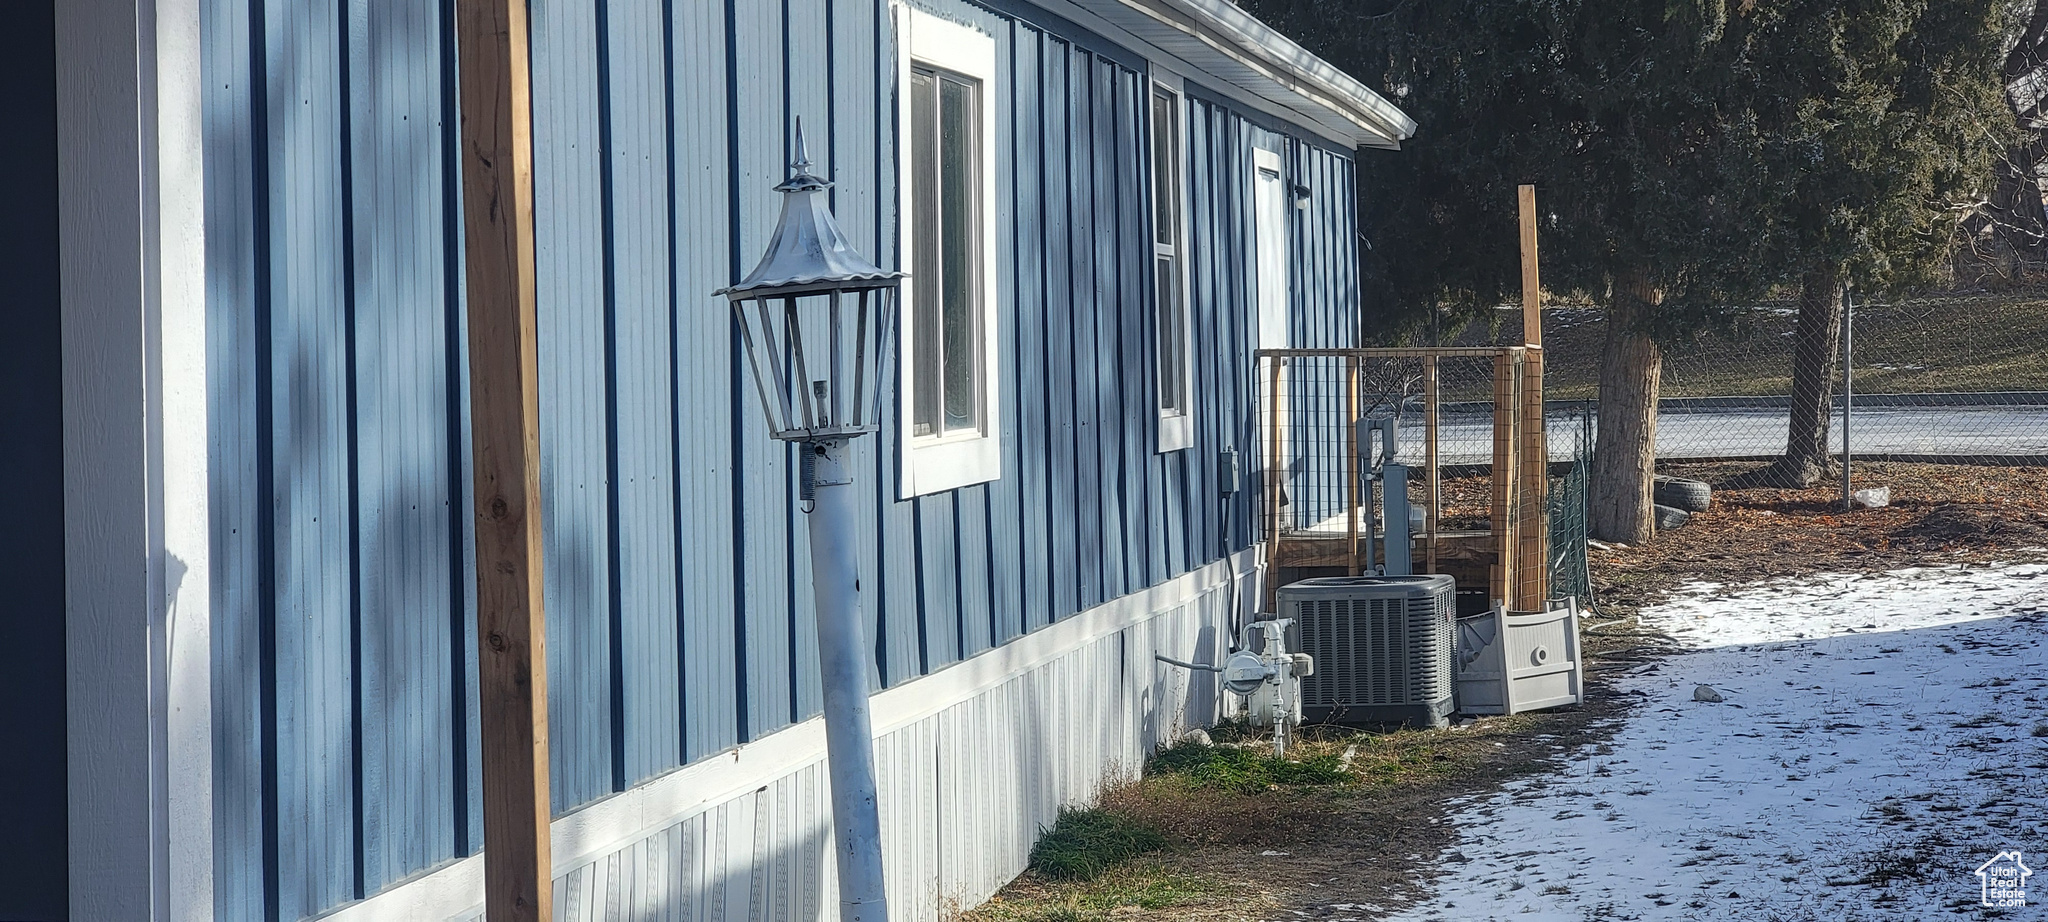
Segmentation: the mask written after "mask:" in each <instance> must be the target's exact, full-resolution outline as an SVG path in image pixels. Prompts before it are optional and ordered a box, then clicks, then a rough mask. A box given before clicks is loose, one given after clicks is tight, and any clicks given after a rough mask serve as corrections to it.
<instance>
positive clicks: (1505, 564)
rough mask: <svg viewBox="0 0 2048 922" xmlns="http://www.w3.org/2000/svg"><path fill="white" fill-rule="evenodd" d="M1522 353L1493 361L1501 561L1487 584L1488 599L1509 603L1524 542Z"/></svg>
mask: <svg viewBox="0 0 2048 922" xmlns="http://www.w3.org/2000/svg"><path fill="white" fill-rule="evenodd" d="M1522 358H1523V356H1522V353H1521V351H1520V350H1515V351H1513V352H1508V353H1503V354H1501V355H1498V356H1495V357H1494V360H1493V535H1494V540H1495V542H1496V543H1497V553H1498V554H1499V559H1500V562H1499V564H1498V565H1497V566H1496V567H1495V568H1494V570H1493V572H1492V576H1491V578H1490V580H1489V584H1488V586H1487V599H1488V601H1490V602H1491V601H1498V602H1508V601H1511V600H1512V599H1513V595H1512V593H1513V591H1514V586H1515V578H1516V572H1515V563H1516V560H1515V550H1516V548H1517V547H1518V545H1519V542H1520V525H1521V517H1520V516H1519V515H1517V514H1516V512H1517V509H1516V504H1517V502H1518V501H1519V500H1520V495H1521V494H1520V490H1519V487H1520V483H1519V481H1520V479H1521V477H1520V474H1521V448H1522V439H1521V416H1522V399H1521V391H1522V386H1521V385H1522V381H1521V378H1522Z"/></svg>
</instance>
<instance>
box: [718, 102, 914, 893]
mask: <svg viewBox="0 0 2048 922" xmlns="http://www.w3.org/2000/svg"><path fill="white" fill-rule="evenodd" d="M810 166H811V163H810V158H809V157H808V156H807V155H806V154H805V152H804V132H803V124H802V123H801V122H799V123H798V124H797V129H796V157H795V160H794V161H793V162H792V163H791V164H790V175H789V179H787V180H786V181H784V182H783V183H782V184H781V185H779V186H776V187H775V191H777V192H780V193H782V194H783V200H782V218H781V220H780V221H779V222H778V223H777V224H776V227H775V236H774V238H773V239H772V240H770V241H769V243H768V252H767V254H766V255H764V256H762V257H761V262H760V264H759V265H757V266H755V267H754V271H752V272H750V273H748V274H747V277H746V278H744V279H741V280H740V282H739V283H738V284H736V285H734V286H732V287H731V288H724V289H720V290H719V291H718V292H717V294H722V295H724V296H726V298H727V299H729V300H730V301H731V303H732V309H733V315H734V317H735V318H736V319H737V320H738V321H739V324H740V338H741V341H742V342H743V343H744V344H745V345H746V348H747V360H748V362H749V364H750V365H751V366H752V368H753V372H754V384H755V386H756V388H757V389H758V390H759V391H760V394H761V406H762V409H763V410H765V411H766V412H767V414H768V431H769V433H770V434H771V435H772V436H774V437H775V438H777V439H781V440H783V441H788V442H795V443H797V452H798V455H797V457H798V459H799V464H800V467H801V469H802V475H803V486H802V488H801V493H802V497H803V499H804V501H805V502H806V503H807V504H808V508H807V509H806V511H807V512H808V513H809V518H810V527H811V582H812V585H813V586H814V587H815V588H816V592H815V593H814V595H815V596H816V606H817V613H818V668H819V673H820V678H821V680H822V681H821V685H822V686H823V689H824V696H825V754H826V761H827V764H828V767H829V768H830V771H831V776H832V820H833V829H834V833H835V834H836V836H837V846H838V848H837V858H838V865H839V918H840V922H887V920H888V918H889V905H888V901H887V899H886V898H885V895H884V890H883V880H882V826H881V819H880V814H879V811H878V810H877V809H876V805H875V758H874V728H873V725H872V724H871V722H870V721H869V719H868V669H867V663H868V645H867V638H866V636H865V635H866V632H865V631H864V630H862V628H861V622H860V583H859V581H858V579H859V575H860V573H859V563H858V561H859V558H858V557H857V556H856V555H855V553H854V541H855V539H856V535H855V531H854V516H853V510H854V505H853V504H854V502H855V492H856V491H855V490H854V487H853V483H854V479H853V462H852V445H853V440H854V439H857V438H859V437H861V436H863V435H866V434H868V433H870V432H874V431H876V430H877V429H879V428H880V423H881V408H882V404H881V395H882V390H883V388H882V381H883V375H884V373H885V372H886V371H887V369H888V368H889V360H888V355H889V353H890V351H891V348H892V347H893V346H894V345H895V341H896V323H895V320H896V318H895V309H896V298H895V295H896V288H897V285H898V283H899V282H900V281H901V280H902V278H903V273H901V272H889V271H885V270H883V269H881V268H879V267H877V266H876V265H875V264H874V263H871V262H869V261H868V260H867V259H866V258H865V257H863V256H861V255H860V254H859V253H858V252H855V251H854V249H853V246H852V245H851V244H849V243H847V241H846V237H845V236H844V235H843V234H841V233H840V232H839V225H838V224H837V222H835V221H834V220H833V219H832V212H831V210H830V209H829V208H828V207H827V205H826V203H825V201H824V199H823V198H821V197H820V196H819V195H818V193H820V192H823V191H824V190H826V189H828V188H831V185H832V184H831V183H829V182H826V181H825V180H823V179H820V178H818V177H816V176H813V175H811V172H810Z"/></svg>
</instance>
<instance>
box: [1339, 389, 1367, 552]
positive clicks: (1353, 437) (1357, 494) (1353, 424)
mask: <svg viewBox="0 0 2048 922" xmlns="http://www.w3.org/2000/svg"><path fill="white" fill-rule="evenodd" d="M1344 408H1345V409H1344V483H1345V488H1344V495H1345V496H1348V497H1350V500H1351V502H1350V506H1351V508H1350V510H1349V516H1348V517H1347V520H1346V523H1345V541H1346V548H1345V549H1346V551H1347V559H1348V560H1349V561H1350V563H1349V567H1350V570H1349V572H1350V574H1351V575H1352V576H1357V575H1358V574H1359V569H1358V504H1359V503H1360V502H1362V501H1363V500H1364V499H1365V491H1363V490H1360V489H1359V488H1358V448H1359V445H1358V356H1355V355H1351V356H1345V357H1344ZM1366 450H1367V451H1371V450H1372V447H1371V446H1366ZM1368 527H1370V526H1368ZM1366 565H1367V566H1371V565H1372V561H1370V560H1368V561H1366Z"/></svg>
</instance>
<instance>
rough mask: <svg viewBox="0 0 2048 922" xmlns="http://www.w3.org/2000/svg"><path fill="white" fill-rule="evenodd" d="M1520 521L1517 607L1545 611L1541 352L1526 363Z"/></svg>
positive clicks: (1546, 471) (1546, 472)
mask: <svg viewBox="0 0 2048 922" xmlns="http://www.w3.org/2000/svg"><path fill="white" fill-rule="evenodd" d="M1521 385H1522V413H1521V417H1522V419H1521V445H1520V446H1519V449H1520V453H1521V471H1520V475H1519V477H1518V479H1517V486H1518V489H1519V492H1520V497H1519V501H1520V508H1519V510H1518V512H1519V517H1520V520H1521V524H1520V528H1519V530H1518V534H1517V535H1516V546H1515V547H1516V549H1515V569H1516V580H1515V603H1514V605H1515V608H1516V609H1517V610H1519V611H1543V610H1545V609H1546V608H1547V607H1548V602H1549V599H1550V564H1549V560H1550V516H1549V510H1550V502H1549V485H1550V465H1549V454H1550V449H1549V446H1548V444H1547V443H1546V442H1545V438H1544V432H1543V350H1542V349H1541V348H1532V349H1530V350H1529V353H1528V356H1527V357H1526V358H1524V359H1523V360H1522V381H1521Z"/></svg>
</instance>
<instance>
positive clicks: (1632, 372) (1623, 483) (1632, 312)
mask: <svg viewBox="0 0 2048 922" xmlns="http://www.w3.org/2000/svg"><path fill="white" fill-rule="evenodd" d="M1663 299H1664V293H1663V292H1662V291H1659V290H1658V289H1657V287H1656V286H1655V285H1653V284H1651V283H1650V282H1649V280H1648V279H1647V278H1645V277H1644V276H1643V275H1642V274H1640V273H1631V274H1630V275H1628V276H1625V277H1623V278H1620V279H1617V280H1616V282H1615V286H1614V296H1613V297H1612V298H1610V299H1609V304H1608V307H1607V347H1606V349H1605V350H1604V351H1603V352H1602V353H1601V356H1600V416H1599V429H1598V435H1597V437H1596V439H1597V441H1596V442H1595V444H1594V449H1593V477H1592V483H1591V485H1590V486H1591V492H1592V495H1591V497H1590V502H1589V503H1588V507H1589V508H1588V509H1587V514H1588V519H1589V521H1588V523H1587V524H1588V528H1589V530H1590V531H1591V532H1592V535H1593V537H1595V538H1599V539H1601V540H1604V541H1618V542H1622V543H1625V544H1642V543H1644V542H1647V541H1649V540H1650V537H1651V535H1652V534H1653V533H1654V532H1655V524H1654V523H1655V519H1654V517H1653V515H1654V513H1653V510H1652V507H1651V504H1650V481H1651V477H1652V476H1653V475H1654V474H1655V472H1656V468H1657V389H1658V385H1659V382H1660V381H1661V379H1662V377H1663V373H1664V352H1663V350H1662V349H1660V348H1658V346H1657V343H1656V341H1655V340H1653V339H1651V338H1650V337H1649V336H1648V335H1646V334H1644V333H1643V331H1642V329H1641V327H1640V325H1639V324H1640V321H1641V320H1642V319H1643V316H1644V314H1646V313H1647V312H1648V311H1649V310H1650V309H1651V308H1653V307H1655V306H1656V305H1657V304H1658V303H1659V302H1661V301H1663Z"/></svg>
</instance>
